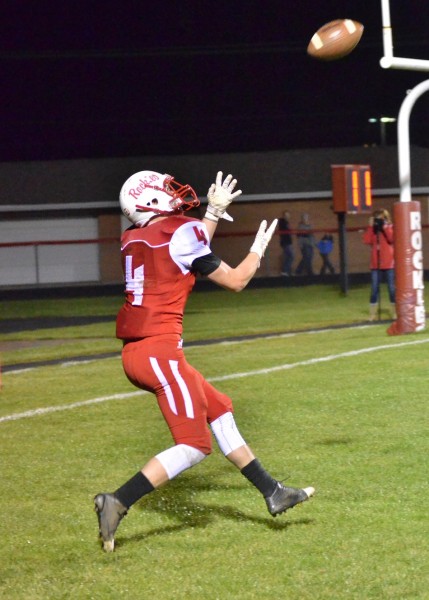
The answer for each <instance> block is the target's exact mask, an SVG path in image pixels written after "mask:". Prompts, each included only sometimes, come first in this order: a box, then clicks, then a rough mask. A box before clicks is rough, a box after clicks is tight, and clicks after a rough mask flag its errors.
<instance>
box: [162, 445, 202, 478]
mask: <svg viewBox="0 0 429 600" xmlns="http://www.w3.org/2000/svg"><path fill="white" fill-rule="evenodd" d="M205 457H206V455H205V454H204V453H203V452H201V451H200V450H197V449H196V448H193V447H192V446H188V445H186V444H178V445H177V446H172V447H171V448H168V449H167V450H164V451H163V452H160V453H159V454H157V455H156V456H155V458H157V459H158V460H159V462H160V463H161V464H162V466H163V467H164V469H165V470H166V472H167V475H168V479H173V478H174V477H176V475H179V473H181V472H182V471H186V469H190V468H191V467H193V466H194V465H196V464H198V463H199V462H201V461H202V460H203V459H204V458H205Z"/></svg>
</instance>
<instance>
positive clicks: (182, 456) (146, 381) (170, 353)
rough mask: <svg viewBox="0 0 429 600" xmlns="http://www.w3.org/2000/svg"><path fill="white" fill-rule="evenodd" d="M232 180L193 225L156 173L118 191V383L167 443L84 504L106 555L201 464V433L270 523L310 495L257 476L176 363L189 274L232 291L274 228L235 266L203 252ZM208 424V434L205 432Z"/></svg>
mask: <svg viewBox="0 0 429 600" xmlns="http://www.w3.org/2000/svg"><path fill="white" fill-rule="evenodd" d="M236 184H237V180H236V179H234V178H233V177H232V175H228V176H227V177H225V179H223V174H222V172H221V171H219V172H218V173H217V176H216V181H215V183H213V184H212V185H211V186H210V188H209V190H208V195H207V198H208V206H207V211H206V213H205V216H204V217H203V219H202V220H199V219H195V218H191V217H188V216H186V215H185V214H184V213H185V212H186V211H187V210H189V209H191V208H194V207H197V206H198V205H199V200H198V198H197V195H196V193H195V191H194V190H193V189H192V187H191V186H189V185H182V184H180V183H178V182H177V181H175V179H174V178H173V177H172V176H170V175H166V174H164V175H163V174H160V173H156V172H154V171H140V172H138V173H135V174H134V175H132V176H131V177H130V178H129V179H127V181H126V182H125V183H124V185H123V187H122V189H121V192H120V205H121V209H122V212H123V213H124V214H125V215H126V217H127V218H128V219H129V220H130V221H131V223H132V226H131V227H130V228H129V229H127V230H126V231H125V232H124V234H123V236H122V247H121V253H122V266H123V271H124V276H125V284H126V288H125V303H124V305H123V306H122V308H121V310H120V311H119V314H118V317H117V323H116V334H117V337H118V338H119V339H121V340H123V350H122V363H123V368H124V371H125V374H126V375H127V377H128V379H129V380H130V381H131V382H132V383H133V384H134V385H135V386H136V387H138V388H141V389H143V390H147V391H150V392H153V393H154V394H155V396H156V398H157V401H158V405H159V408H160V410H161V412H162V414H163V416H164V418H165V421H166V422H167V424H168V427H169V428H170V432H171V435H172V437H173V440H174V445H173V446H171V447H170V448H167V449H165V450H162V451H161V452H159V453H158V454H157V455H156V456H154V457H152V458H151V459H150V460H149V461H148V462H147V463H146V464H145V465H144V466H143V467H142V469H141V470H140V471H138V473H136V474H135V475H134V476H133V477H131V479H129V480H128V481H127V482H125V483H124V484H123V485H122V486H120V487H119V488H118V489H117V490H116V491H115V492H113V493H100V494H97V495H96V496H95V498H94V503H95V510H96V512H97V516H98V524H99V532H100V537H101V539H102V542H103V548H104V550H106V551H107V552H111V551H113V550H114V535H115V532H116V529H117V527H118V525H119V523H120V521H121V519H122V518H123V517H124V515H126V514H127V511H128V510H129V508H130V507H131V506H132V505H133V504H134V503H135V502H137V501H138V500H139V499H140V498H142V497H143V496H145V495H146V494H149V493H150V492H152V491H153V490H154V489H156V488H158V487H159V486H161V485H163V484H164V483H166V482H168V481H169V480H171V479H173V478H174V477H176V476H177V475H179V473H181V472H182V471H184V470H186V469H189V468H190V467H193V466H194V465H196V464H198V463H199V462H201V461H202V460H203V459H204V458H205V457H206V456H208V455H209V454H210V453H211V451H212V440H211V434H210V430H209V427H210V429H211V431H212V433H213V435H214V437H215V439H216V442H217V443H218V445H219V448H220V450H221V451H222V452H223V454H224V455H225V456H226V458H227V459H228V460H229V461H231V462H232V463H233V464H234V465H235V466H236V467H237V468H238V469H239V470H240V471H241V473H242V474H243V475H244V476H245V477H246V478H247V479H248V480H249V481H250V482H251V483H252V484H253V485H254V486H255V487H256V488H257V489H258V490H259V492H260V493H261V494H262V496H263V497H264V498H265V501H266V505H267V508H268V511H269V513H270V514H271V515H273V516H274V517H275V516H276V515H278V514H280V513H282V512H284V511H285V510H287V509H288V508H292V507H293V506H295V505H296V504H298V503H300V502H303V501H305V500H307V499H308V498H309V497H310V496H312V495H313V493H314V489H313V488H312V487H307V488H303V489H301V488H291V487H285V486H283V485H282V484H281V483H280V482H279V481H277V480H276V479H274V478H273V477H271V475H270V474H269V473H268V472H267V471H266V470H265V469H264V468H263V466H262V465H261V464H260V462H259V461H258V460H257V458H256V457H255V456H254V454H253V452H252V450H251V449H250V448H249V446H248V445H247V444H246V442H245V441H244V439H243V438H242V436H241V434H240V431H239V430H238V428H237V425H236V422H235V419H234V415H233V406H232V401H231V399H230V398H229V397H228V396H227V395H225V394H223V393H222V392H220V391H218V390H217V389H215V388H214V387H213V386H212V385H211V384H210V383H208V382H207V381H206V379H205V378H204V377H203V375H202V374H201V373H199V372H198V371H197V370H196V369H195V368H194V367H192V366H191V365H190V364H189V363H188V362H187V360H186V358H185V355H184V352H183V349H182V320H183V313H184V310H185V304H186V300H187V298H188V296H189V293H190V292H191V290H192V287H193V285H194V283H195V277H196V274H197V273H199V274H201V275H203V276H206V277H208V279H210V280H211V281H213V282H214V283H216V284H218V285H219V286H221V287H223V288H226V289H228V290H232V291H236V292H238V291H241V290H242V289H243V288H244V287H245V286H246V285H247V284H248V282H249V281H250V280H251V279H252V277H253V276H254V275H255V273H256V271H257V269H258V267H259V265H260V261H261V259H262V257H263V255H264V252H265V249H266V248H267V245H268V243H269V241H270V239H271V237H272V235H273V232H274V230H275V228H276V225H277V219H276V220H274V222H273V223H272V224H271V225H270V226H269V227H267V222H266V221H262V223H261V224H260V227H259V230H258V232H257V234H256V237H255V240H254V242H253V244H252V246H251V248H250V250H249V253H248V254H247V256H245V258H244V259H243V260H242V261H241V262H240V263H239V264H238V266H236V267H235V268H233V267H231V266H230V265H228V264H226V263H225V262H224V261H223V260H222V259H221V258H219V257H218V256H216V255H215V254H214V253H213V252H212V251H211V249H210V241H211V239H212V237H213V234H214V232H215V230H216V227H217V224H218V221H219V219H220V218H224V219H229V220H232V219H231V217H230V216H229V215H228V213H227V212H226V211H227V209H228V206H229V205H230V203H231V202H232V201H233V200H234V198H237V197H238V196H239V195H240V194H241V190H237V191H234V189H235V187H236ZM208 426H209V427H208Z"/></svg>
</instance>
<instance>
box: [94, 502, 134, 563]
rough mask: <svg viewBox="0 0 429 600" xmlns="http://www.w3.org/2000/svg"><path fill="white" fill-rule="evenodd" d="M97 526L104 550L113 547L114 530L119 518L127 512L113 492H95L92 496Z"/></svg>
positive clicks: (112, 548)
mask: <svg viewBox="0 0 429 600" xmlns="http://www.w3.org/2000/svg"><path fill="white" fill-rule="evenodd" d="M94 504H95V512H96V513H97V517H98V528H99V531H100V537H101V539H102V540H103V548H104V550H105V551H106V552H113V550H114V548H115V538H114V535H115V532H116V530H117V528H118V525H119V523H120V522H121V519H122V518H123V517H125V515H126V514H127V512H128V511H127V508H126V507H125V506H124V505H123V504H122V502H120V501H119V500H118V499H117V498H116V497H115V496H114V495H113V494H97V496H95V498H94Z"/></svg>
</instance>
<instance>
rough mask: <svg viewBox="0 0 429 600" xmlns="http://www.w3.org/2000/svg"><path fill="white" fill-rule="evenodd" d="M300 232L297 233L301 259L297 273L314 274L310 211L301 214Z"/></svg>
mask: <svg viewBox="0 0 429 600" xmlns="http://www.w3.org/2000/svg"><path fill="white" fill-rule="evenodd" d="M298 229H299V230H300V233H298V234H297V238H298V245H299V249H300V251H301V260H300V261H299V264H298V266H297V268H296V271H295V274H296V275H302V274H305V275H313V274H314V273H313V255H314V236H313V233H312V231H311V225H310V217H309V215H308V213H303V214H302V215H301V220H300V222H299V224H298Z"/></svg>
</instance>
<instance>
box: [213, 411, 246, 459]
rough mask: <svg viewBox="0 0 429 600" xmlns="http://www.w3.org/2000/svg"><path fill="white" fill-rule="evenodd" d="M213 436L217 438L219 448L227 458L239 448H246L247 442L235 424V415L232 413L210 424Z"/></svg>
mask: <svg viewBox="0 0 429 600" xmlns="http://www.w3.org/2000/svg"><path fill="white" fill-rule="evenodd" d="M210 427H211V428H212V431H213V434H214V436H215V438H216V441H217V443H218V444H219V448H220V449H221V450H222V452H223V453H224V454H225V456H227V455H228V454H231V452H233V451H234V450H237V448H240V447H241V446H245V445H246V442H245V441H244V440H243V438H242V437H241V434H240V432H239V431H238V429H237V425H236V424H235V420H234V415H233V414H232V413H230V412H227V413H225V414H224V415H221V416H220V417H219V418H217V419H216V420H215V421H212V422H211V423H210Z"/></svg>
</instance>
